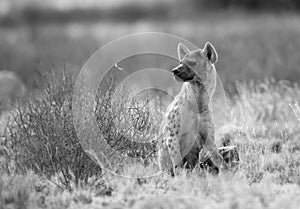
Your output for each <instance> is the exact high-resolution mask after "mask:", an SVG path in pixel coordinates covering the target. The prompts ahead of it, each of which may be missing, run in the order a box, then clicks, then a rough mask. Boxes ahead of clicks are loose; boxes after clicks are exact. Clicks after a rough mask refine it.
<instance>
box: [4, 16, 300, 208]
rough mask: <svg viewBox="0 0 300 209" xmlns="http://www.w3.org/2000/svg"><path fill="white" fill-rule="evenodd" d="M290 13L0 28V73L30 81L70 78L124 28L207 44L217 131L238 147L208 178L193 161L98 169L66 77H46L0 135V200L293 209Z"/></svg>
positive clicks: (293, 40)
mask: <svg viewBox="0 0 300 209" xmlns="http://www.w3.org/2000/svg"><path fill="white" fill-rule="evenodd" d="M299 21H300V16H298V15H296V14H290V15H286V14H285V15H284V14H281V15H280V14H278V15H272V14H244V13H235V14H233V15H230V16H228V14H207V15H204V16H203V17H202V18H197V19H190V20H179V19H176V18H174V20H172V21H170V22H163V21H157V22H155V21H147V20H144V21H137V22H134V23H117V22H101V23H97V24H95V23H93V24H87V23H85V24H75V23H73V24H67V25H59V24H50V25H47V26H42V25H32V26H30V27H27V26H26V27H25V26H18V27H12V28H7V27H6V28H1V30H0V69H8V70H13V71H15V72H17V73H18V74H19V75H20V77H21V78H22V79H23V80H24V81H25V83H26V84H27V86H28V87H29V89H36V88H40V87H39V84H36V83H35V82H34V79H35V78H36V76H38V75H39V74H38V73H35V72H36V71H42V72H45V71H50V70H55V71H57V72H61V71H62V69H65V68H67V69H69V71H71V73H72V74H75V75H76V74H77V73H78V72H79V70H80V68H81V67H82V65H83V64H84V62H85V61H86V60H87V58H88V57H89V56H90V55H91V54H92V53H93V52H94V51H95V50H97V49H98V48H99V47H101V46H103V45H104V44H105V43H107V42H108V41H110V40H113V39H115V38H117V37H121V36H123V35H127V34H131V33H137V32H145V31H159V32H165V33H172V34H176V35H179V36H181V37H184V38H186V39H187V40H190V41H191V42H193V43H195V44H196V45H198V46H202V45H203V44H204V43H205V42H206V41H210V42H212V43H213V44H214V45H215V47H216V50H217V51H218V53H219V61H218V63H217V70H218V72H219V74H220V77H221V79H222V81H223V84H224V86H225V88H226V90H227V93H228V104H227V105H226V113H227V120H226V122H227V124H228V125H227V126H226V127H225V129H224V130H225V131H226V136H228V137H229V138H230V139H231V143H232V144H234V145H236V146H237V147H238V150H239V153H240V164H239V166H238V169H237V170H236V171H224V172H221V174H220V175H218V176H213V175H210V174H207V173H206V172H204V171H201V170H200V169H198V168H196V169H195V170H193V171H186V170H181V171H180V175H179V176H176V177H171V176H169V175H166V174H165V175H160V176H157V177H152V178H146V179H144V178H135V179H129V178H122V177H118V176H115V175H112V174H110V173H108V172H105V171H102V172H99V168H98V167H97V165H95V164H93V162H92V161H91V160H89V158H88V157H87V155H85V154H82V153H83V152H82V149H81V147H80V146H79V144H78V140H77V138H76V136H75V133H74V128H73V120H72V112H71V107H70V104H71V95H72V88H73V84H72V81H71V80H72V79H70V80H68V79H60V78H55V79H57V81H55V79H54V81H53V78H52V80H51V82H49V84H48V85H47V84H46V85H44V88H45V90H41V91H42V92H43V96H42V98H41V99H32V100H30V101H29V102H28V103H25V104H24V106H25V107H28V108H24V109H22V108H19V111H16V112H17V113H16V117H15V119H14V122H13V124H11V125H10V132H9V133H6V135H5V136H4V137H3V138H1V140H3V141H2V142H1V149H0V157H1V158H0V160H1V178H0V192H1V193H0V208H18V209H19V208H20V209H21V208H53V209H57V208H62V209H64V208H145V209H146V208H222V209H227V208H228V209H237V208H241V209H244V208H270V209H271V208H272V209H279V208H280V209H281V208H292V209H298V208H299V202H300V87H299V85H298V84H297V82H298V80H299V78H300V59H299V58H300V55H299V49H300V28H299V27H298V23H299ZM38 80H41V78H40V77H38ZM285 80H289V81H285ZM41 81H45V80H41ZM238 81H240V82H238ZM41 83H43V82H41ZM46 83H47V82H46ZM298 83H299V82H298ZM53 103H54V104H56V105H53ZM103 117H104V116H103ZM100 123H101V117H100ZM107 131H108V132H112V131H113V130H111V129H109V130H107ZM114 136H116V137H119V136H118V135H114ZM118 139H119V138H118ZM218 139H219V138H218ZM116 140H117V138H116ZM217 143H218V144H221V140H220V139H219V140H218V142H217ZM128 146H129V145H128ZM129 148H130V146H129ZM156 166H157V165H156V163H155V161H154V162H152V161H150V162H149V163H147V164H146V166H143V165H130V166H127V167H125V168H122V169H121V170H120V171H119V172H120V174H121V175H128V174H130V175H136V176H137V177H139V176H144V175H145V174H151V173H152V172H153V168H155V167H156Z"/></svg>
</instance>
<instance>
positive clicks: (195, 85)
mask: <svg viewBox="0 0 300 209" xmlns="http://www.w3.org/2000/svg"><path fill="white" fill-rule="evenodd" d="M182 90H183V91H184V92H185V94H186V95H187V96H189V97H191V98H190V101H195V102H197V106H198V110H199V113H200V114H201V113H204V112H207V111H209V110H210V96H209V94H208V90H207V89H206V87H205V85H204V84H203V83H202V82H201V81H192V82H185V83H184V84H183V87H182Z"/></svg>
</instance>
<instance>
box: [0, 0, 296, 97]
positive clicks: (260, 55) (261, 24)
mask: <svg viewBox="0 0 300 209" xmlns="http://www.w3.org/2000/svg"><path fill="white" fill-rule="evenodd" d="M299 9H300V3H299V1H297V0H265V1H259V0H182V1H180V0H161V1H154V0H146V1H138V0H122V1H121V0H112V1H109V0H102V1H96V0H88V1H81V0H62V1H61V0H53V1H49V2H45V1H39V0H0V70H10V71H14V72H16V73H17V74H18V75H19V76H20V77H21V79H22V80H23V81H24V82H25V84H26V86H27V87H28V88H29V89H37V88H39V84H38V82H39V76H38V75H39V74H38V73H37V72H41V71H46V72H48V71H49V70H55V71H61V70H62V69H64V68H68V69H71V70H72V71H73V72H74V75H76V74H77V73H78V72H79V70H80V68H81V66H82V65H83V64H84V62H85V61H86V60H87V59H88V57H89V56H90V55H92V53H93V52H95V51H96V50H97V49H99V48H100V47H101V46H103V45H104V44H106V43H107V42H109V41H111V40H114V39H115V38H118V37H121V36H123V35H128V34H131V33H137V32H146V31H157V32H165V33H172V34H175V35H178V36H181V37H183V38H185V39H187V40H190V41H191V42H193V43H194V44H196V45H197V46H199V47H202V46H203V44H204V43H205V42H206V41H211V42H212V43H213V44H214V45H215V47H216V49H217V51H218V52H219V55H220V59H219V62H218V63H217V68H218V72H219V74H220V76H221V78H222V80H223V83H224V85H225V87H226V89H227V90H228V91H230V92H232V93H235V92H236V90H235V87H234V86H235V84H234V83H235V82H236V81H239V80H242V81H249V80H252V79H255V80H263V79H265V78H267V77H268V78H270V77H274V78H275V79H276V80H282V79H286V80H290V81H293V82H295V81H298V80H299V78H300V68H299V66H300V59H299V58H300V55H299V49H300V29H299V22H300V18H299Z"/></svg>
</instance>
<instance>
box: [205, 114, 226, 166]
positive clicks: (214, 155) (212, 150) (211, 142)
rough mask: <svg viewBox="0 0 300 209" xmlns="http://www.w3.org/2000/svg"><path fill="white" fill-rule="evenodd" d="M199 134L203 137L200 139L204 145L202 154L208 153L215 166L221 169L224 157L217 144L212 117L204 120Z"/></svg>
mask: <svg viewBox="0 0 300 209" xmlns="http://www.w3.org/2000/svg"><path fill="white" fill-rule="evenodd" d="M199 134H200V136H201V137H199V139H200V140H202V141H201V142H200V143H201V144H202V145H203V147H202V153H205V152H208V153H209V155H210V158H211V160H212V162H213V164H214V165H215V166H217V167H218V168H221V167H222V165H223V157H222V155H221V154H220V153H219V151H218V149H217V146H216V144H215V130H214V124H213V122H212V118H211V116H210V115H206V116H205V117H204V118H202V120H201V123H200V128H199Z"/></svg>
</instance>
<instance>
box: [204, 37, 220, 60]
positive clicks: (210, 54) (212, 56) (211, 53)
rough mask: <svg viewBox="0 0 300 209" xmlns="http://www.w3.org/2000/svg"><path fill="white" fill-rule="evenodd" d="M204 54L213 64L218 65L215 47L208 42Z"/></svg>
mask: <svg viewBox="0 0 300 209" xmlns="http://www.w3.org/2000/svg"><path fill="white" fill-rule="evenodd" d="M203 54H204V55H206V57H207V58H208V60H209V61H210V62H211V63H212V64H214V63H216V62H217V60H218V54H217V52H216V50H215V48H214V46H213V45H212V44H211V43H209V42H206V44H205V46H204V49H203Z"/></svg>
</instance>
